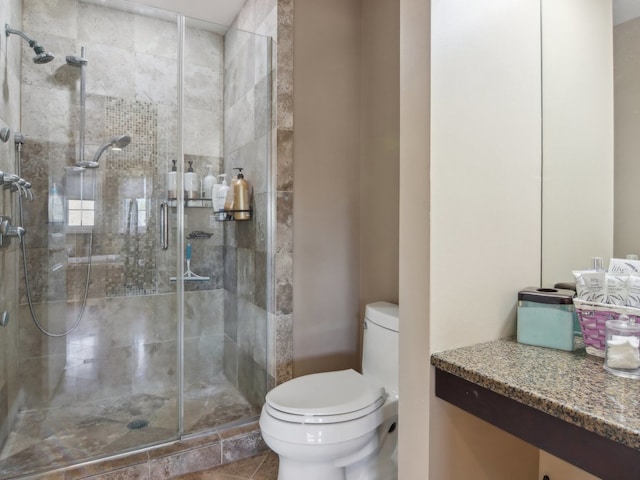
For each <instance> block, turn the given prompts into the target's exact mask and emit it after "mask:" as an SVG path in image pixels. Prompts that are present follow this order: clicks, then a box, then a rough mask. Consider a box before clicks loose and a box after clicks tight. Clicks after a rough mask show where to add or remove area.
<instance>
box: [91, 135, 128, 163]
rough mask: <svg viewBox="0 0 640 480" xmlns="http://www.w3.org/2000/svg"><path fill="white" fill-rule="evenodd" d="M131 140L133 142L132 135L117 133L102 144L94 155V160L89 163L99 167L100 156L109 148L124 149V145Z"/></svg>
mask: <svg viewBox="0 0 640 480" xmlns="http://www.w3.org/2000/svg"><path fill="white" fill-rule="evenodd" d="M129 142H131V137H130V136H129V135H117V136H115V137H113V138H110V139H109V140H108V141H106V142H105V143H103V144H102V145H101V146H100V148H99V149H98V150H97V151H96V154H95V155H94V156H93V160H92V161H91V162H88V163H90V164H92V165H95V166H96V167H97V166H98V160H100V157H101V156H102V154H103V153H104V152H105V151H106V150H107V149H108V148H111V149H113V150H122V149H123V148H124V147H126V146H127V145H129Z"/></svg>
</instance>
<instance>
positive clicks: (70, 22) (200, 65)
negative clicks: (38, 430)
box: [18, 0, 224, 407]
mask: <svg viewBox="0 0 640 480" xmlns="http://www.w3.org/2000/svg"><path fill="white" fill-rule="evenodd" d="M25 9H26V10H25V12H24V16H23V18H24V26H23V28H24V29H25V30H28V31H29V32H30V34H32V35H34V36H37V38H38V39H39V40H40V41H41V42H42V43H43V44H45V45H47V47H48V48H49V49H51V50H52V51H54V52H56V53H57V54H58V57H59V59H57V61H54V62H51V63H50V64H46V65H35V64H33V63H32V62H30V56H29V55H28V54H27V52H25V55H24V61H23V64H22V68H23V78H25V80H24V84H23V86H22V89H23V92H24V95H23V98H24V101H23V106H22V108H23V119H24V123H23V125H24V131H23V133H24V134H25V136H26V138H27V142H26V143H25V147H24V153H23V164H24V170H23V174H24V176H25V177H27V176H28V178H29V179H30V180H31V181H32V182H33V183H34V191H35V193H36V200H35V201H34V202H33V203H32V204H28V205H27V210H26V212H27V215H26V217H27V218H26V219H25V224H26V225H25V226H26V227H27V229H28V232H29V233H28V243H27V244H28V245H29V278H30V279H31V283H32V289H31V290H32V292H34V298H33V300H34V301H35V302H39V301H47V302H49V303H48V304H47V305H46V306H45V305H38V306H37V308H36V310H37V312H38V313H39V316H40V318H41V320H42V321H43V323H44V324H45V326H46V327H47V328H49V329H50V330H52V331H55V332H60V331H64V330H65V329H66V328H68V327H69V326H70V325H72V324H73V322H74V321H75V319H76V318H77V312H78V305H79V300H80V299H81V297H82V295H83V293H84V286H85V281H86V274H87V257H88V254H89V248H88V246H89V242H92V243H93V246H92V249H91V254H92V271H91V284H90V288H89V301H88V308H87V309H86V310H85V313H84V315H83V317H82V322H81V324H80V326H79V327H78V330H77V331H76V332H77V333H78V334H79V335H84V336H94V337H95V338H98V339H99V345H98V348H97V349H94V351H93V352H91V353H89V352H84V353H83V351H82V350H81V349H79V350H78V351H76V350H75V349H74V348H73V338H72V337H73V335H71V336H70V337H69V338H67V339H66V340H65V339H64V338H58V339H48V338H43V337H42V336H41V335H40V334H39V333H38V332H37V331H36V330H35V328H34V326H33V324H32V322H31V318H30V315H29V313H28V311H27V307H26V306H24V304H25V303H26V300H25V292H24V288H22V287H21V294H20V299H21V303H22V304H23V307H22V311H21V315H20V321H21V335H20V341H21V345H22V347H23V348H21V349H20V351H21V352H24V353H23V354H21V357H20V359H19V362H20V364H19V365H20V367H19V368H21V369H22V371H25V372H28V375H26V377H27V378H33V379H34V381H28V382H26V383H25V385H24V388H25V390H26V392H27V398H28V399H29V401H28V404H27V406H29V407H41V406H46V405H47V402H48V401H49V399H50V397H51V394H52V391H53V388H54V386H55V385H56V384H57V379H58V378H59V377H60V375H61V374H62V370H63V369H64V368H65V364H66V367H67V368H66V373H67V375H68V376H69V375H70V376H72V377H74V378H93V381H90V382H85V383H86V384H84V385H83V386H82V388H79V386H78V385H77V384H76V385H75V387H74V388H71V389H69V391H65V392H64V393H65V395H69V396H70V398H71V399H72V400H91V399H95V398H96V397H97V396H99V395H103V396H113V395H124V394H127V393H132V392H134V391H135V390H136V389H139V388H141V386H142V385H146V387H145V388H147V389H148V390H149V391H151V392H154V393H160V392H161V391H163V390H170V391H172V390H174V389H175V385H176V379H175V371H174V369H173V368H166V369H158V370H157V371H156V372H155V373H151V374H150V375H151V376H152V378H144V379H143V381H142V383H140V379H136V378H135V375H133V373H134V372H133V370H132V369H134V368H135V358H136V356H137V355H139V354H140V353H141V352H144V354H145V355H146V356H148V358H149V361H151V362H152V363H154V364H158V365H167V366H173V365H175V351H176V347H175V332H176V328H175V322H176V312H175V311H174V309H173V308H161V309H158V306H159V305H165V306H170V305H172V303H173V302H174V301H173V300H172V298H173V296H172V293H171V292H173V291H174V290H175V283H174V282H171V281H170V277H171V276H175V274H176V273H175V272H176V269H175V255H176V252H175V248H170V249H169V250H167V251H162V250H160V249H159V248H158V244H157V243H158V241H157V238H158V235H157V216H156V214H157V211H158V202H159V201H161V200H163V199H164V198H165V196H166V193H165V192H166V189H165V186H164V182H165V172H167V171H168V170H169V167H168V166H169V164H170V160H171V159H172V158H175V157H176V154H175V138H176V136H177V121H176V118H177V106H176V87H177V84H176V78H177V34H176V22H175V21H164V20H159V19H153V18H149V17H146V16H142V15H133V14H130V13H125V12H121V11H116V10H113V9H110V8H103V7H101V6H98V5H92V4H84V3H76V2H75V1H71V0H66V1H63V2H58V3H57V4H56V5H51V4H50V2H46V1H40V2H39V1H29V2H26V3H25ZM18 23H19V22H18ZM51 25H58V26H60V25H64V26H65V28H55V29H52V28H51ZM185 40H186V41H185V100H184V108H185V119H184V129H185V131H186V132H188V134H187V135H186V136H185V138H184V150H185V153H186V159H187V160H193V161H194V166H195V167H196V168H197V169H198V170H199V173H201V174H202V173H203V170H204V168H203V165H205V164H213V165H215V166H216V168H219V167H220V164H221V157H222V116H223V115H222V93H221V92H222V74H221V72H222V59H223V49H222V47H223V43H224V41H223V38H222V37H221V36H220V35H219V34H217V33H213V32H209V31H205V30H201V29H197V28H189V29H188V31H187V33H186V35H185ZM81 47H86V53H85V57H86V58H87V59H88V65H87V130H86V145H87V147H86V154H85V157H86V158H87V159H91V157H92V155H93V152H94V151H95V150H96V149H97V148H98V146H99V145H100V144H101V143H103V142H104V141H105V140H107V139H109V138H111V137H113V136H115V135H119V134H124V133H126V134H129V135H131V137H132V141H131V144H130V145H129V146H127V147H126V148H125V149H124V150H123V151H121V152H118V153H115V152H107V153H105V154H104V155H103V156H102V158H101V160H100V168H99V169H97V170H91V171H87V172H85V173H84V174H83V175H84V176H85V177H86V180H88V181H87V182H85V183H84V185H85V195H86V190H91V188H90V186H91V185H92V184H93V182H92V178H93V176H95V177H96V185H97V192H96V198H97V199H98V202H97V208H96V212H95V223H96V225H95V228H94V229H93V235H92V236H90V235H89V234H88V233H86V232H83V231H79V232H77V233H70V232H69V231H68V230H67V232H66V233H65V234H64V235H62V236H61V235H60V234H62V233H63V232H62V228H61V227H60V226H57V225H51V224H48V223H47V218H46V211H47V208H46V202H47V191H48V189H49V186H50V184H51V182H52V181H55V182H56V183H58V185H63V186H64V187H65V188H66V189H67V194H71V192H72V190H74V183H77V179H78V177H79V175H78V174H67V175H65V173H64V168H63V167H64V166H65V165H72V164H73V163H74V161H75V157H76V151H75V150H76V145H77V143H78V130H79V129H78V125H79V120H78V112H79V105H78V99H79V69H78V68H76V67H71V66H68V65H65V64H64V61H60V60H62V58H60V57H62V56H63V55H65V54H66V55H79V54H80V48H81ZM21 48H22V47H21ZM75 189H76V190H77V188H75ZM89 195H90V196H91V193H90V192H89ZM135 199H143V202H142V203H139V202H136V201H135ZM207 213H208V212H207ZM186 214H187V217H186V220H185V224H186V225H187V228H190V229H192V230H194V229H195V230H209V228H208V227H209V217H208V214H206V213H205V212H204V211H200V210H192V209H187V211H186ZM171 220H175V216H174V215H172V217H171ZM211 230H212V231H213V233H214V236H213V238H212V239H211V240H208V241H203V240H199V241H197V242H199V243H197V242H196V241H194V242H193V243H194V245H193V251H194V253H193V259H192V262H193V263H192V266H193V269H194V271H197V272H198V273H199V274H200V275H203V276H204V275H206V276H209V277H210V279H211V280H209V281H206V282H198V283H197V284H195V283H190V284H187V285H186V287H185V291H186V294H185V337H186V340H185V342H186V344H187V347H186V349H185V350H186V351H187V352H188V353H187V357H188V358H191V359H192V360H193V362H192V363H189V362H186V369H187V379H186V380H187V385H189V384H191V383H193V382H198V381H207V378H209V379H210V378H211V377H212V376H213V375H215V374H216V373H217V372H219V371H221V369H222V344H223V342H222V333H223V329H222V318H223V308H224V303H223V301H222V299H223V295H222V287H223V275H222V268H223V260H222V254H223V250H222V245H223V241H224V235H223V227H222V226H221V225H213V226H212V227H211ZM171 244H172V245H175V238H171ZM57 265H59V266H60V268H56V266H57ZM21 285H22V283H21ZM38 292H44V293H38ZM120 296H127V297H130V296H134V298H131V299H130V300H127V301H125V303H124V304H123V303H122V302H123V301H121V300H118V297H120ZM56 299H57V300H64V299H66V300H69V301H75V302H76V308H75V309H72V310H69V309H66V308H64V303H62V304H54V303H51V302H52V301H53V300H56ZM124 305H126V309H127V314H126V315H123V312H122V310H121V309H122V308H123V306H124ZM129 314H131V315H129ZM128 317H129V320H127V318H128ZM143 325H146V326H147V327H148V329H147V330H144V329H143V328H142V326H143ZM96 350H97V351H96ZM196 353H199V354H201V356H198V355H196ZM87 355H88V356H91V357H92V358H85V357H86V356H87ZM94 357H96V358H94ZM70 358H72V359H75V360H77V361H78V364H77V365H73V366H69V365H68V364H69V359H70ZM98 358H102V359H106V358H121V359H124V362H123V363H122V365H120V366H119V368H110V369H106V370H105V371H102V370H103V369H104V368H103V367H104V366H103V365H102V362H100V361H97V359H98ZM127 359H128V360H127ZM92 364H94V365H95V367H91V366H90V365H92ZM43 366H44V368H43ZM43 370H44V371H45V372H43ZM88 370H89V371H88ZM99 370H100V371H99ZM75 371H77V374H75V375H74V372H75ZM118 372H119V373H118ZM45 377H46V378H45Z"/></svg>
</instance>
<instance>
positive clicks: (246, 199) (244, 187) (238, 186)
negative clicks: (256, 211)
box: [233, 168, 251, 220]
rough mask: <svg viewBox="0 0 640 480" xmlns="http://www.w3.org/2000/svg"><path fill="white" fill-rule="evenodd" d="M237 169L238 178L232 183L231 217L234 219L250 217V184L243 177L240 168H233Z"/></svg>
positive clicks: (247, 218) (248, 218)
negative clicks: (232, 211)
mask: <svg viewBox="0 0 640 480" xmlns="http://www.w3.org/2000/svg"><path fill="white" fill-rule="evenodd" d="M234 170H238V179H237V180H236V181H235V183H234V184H233V209H234V210H235V211H234V213H233V218H234V219H235V220H250V219H251V212H250V209H251V204H250V202H251V186H250V185H249V182H247V181H246V180H245V179H244V174H243V173H242V170H243V169H242V168H234Z"/></svg>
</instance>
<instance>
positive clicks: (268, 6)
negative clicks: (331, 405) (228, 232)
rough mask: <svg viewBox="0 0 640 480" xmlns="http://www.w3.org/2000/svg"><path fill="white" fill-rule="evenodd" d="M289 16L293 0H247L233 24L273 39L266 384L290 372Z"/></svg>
mask: <svg viewBox="0 0 640 480" xmlns="http://www.w3.org/2000/svg"><path fill="white" fill-rule="evenodd" d="M293 21H294V8H293V0H247V2H246V4H245V6H244V8H243V9H242V10H241V12H240V13H239V14H238V17H237V18H236V20H235V22H234V24H233V26H234V27H235V28H237V29H239V30H244V31H248V32H256V33H258V34H261V35H266V36H270V37H272V38H273V39H274V44H273V49H272V75H273V77H274V81H273V83H272V87H273V90H272V92H271V102H272V109H273V113H274V114H273V116H272V124H271V129H270V138H271V151H272V153H271V164H270V165H269V167H270V168H269V178H268V180H267V183H268V185H269V187H268V188H269V191H270V192H271V195H273V199H272V201H273V204H274V206H275V212H274V219H273V221H274V225H275V226H274V229H275V231H274V232H272V233H273V237H272V240H273V245H272V248H271V253H270V254H269V256H270V261H271V262H272V264H273V270H272V274H273V275H272V278H271V279H270V281H271V283H272V287H271V288H270V289H269V291H268V295H267V311H268V317H267V318H268V325H267V334H268V344H267V349H268V352H267V359H268V361H267V364H268V372H269V377H268V378H269V385H268V386H269V387H271V386H273V385H275V384H280V383H282V382H285V381H287V380H289V379H291V378H292V376H293ZM256 80H259V78H258V77H256Z"/></svg>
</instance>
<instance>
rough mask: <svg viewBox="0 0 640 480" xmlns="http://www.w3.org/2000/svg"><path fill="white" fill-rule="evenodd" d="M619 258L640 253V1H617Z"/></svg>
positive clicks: (615, 67)
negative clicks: (639, 201)
mask: <svg viewBox="0 0 640 480" xmlns="http://www.w3.org/2000/svg"><path fill="white" fill-rule="evenodd" d="M613 72H614V76H613V77H614V128H615V130H614V132H615V133H614V158H615V160H614V232H613V239H614V242H613V253H614V255H615V256H616V257H623V258H624V256H625V255H627V254H636V255H638V254H640V205H639V204H638V201H637V198H636V197H637V196H638V195H637V193H636V192H638V190H639V189H638V185H637V183H638V181H640V161H638V160H639V157H640V0H613Z"/></svg>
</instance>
